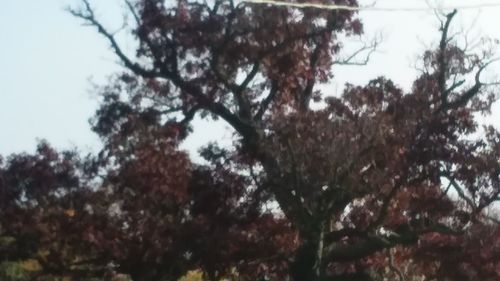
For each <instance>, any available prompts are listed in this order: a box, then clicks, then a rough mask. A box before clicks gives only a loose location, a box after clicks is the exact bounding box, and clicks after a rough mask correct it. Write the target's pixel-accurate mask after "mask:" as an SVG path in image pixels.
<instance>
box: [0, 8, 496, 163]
mask: <svg viewBox="0 0 500 281" xmlns="http://www.w3.org/2000/svg"><path fill="white" fill-rule="evenodd" d="M91 2H92V3H94V4H95V7H96V8H97V16H98V17H99V18H100V19H102V21H103V23H104V24H105V25H106V26H109V27H110V29H111V30H114V29H117V28H118V27H119V26H120V24H121V21H122V16H121V11H123V10H122V8H123V3H122V2H121V1H119V0H93V1H91ZM429 2H431V1H429ZM360 3H362V4H369V3H373V1H365V0H361V1H360ZM432 3H435V2H432ZM439 3H441V4H443V5H461V4H468V5H469V4H481V3H499V4H500V0H489V1H482V0H450V1H440V2H439ZM77 4H78V0H44V1H40V0H23V1H19V0H3V1H2V7H1V9H0V38H1V43H0V155H7V154H10V153H19V152H22V151H28V152H30V151H33V150H34V148H35V146H36V143H37V140H39V139H46V140H47V141H49V142H50V143H51V144H52V145H54V146H55V147H57V148H61V149H66V148H73V147H78V149H80V150H81V151H83V152H90V151H96V150H98V148H99V139H98V138H97V137H96V136H95V135H94V134H93V133H92V132H91V130H90V126H89V122H88V120H89V118H91V117H92V115H93V113H94V111H95V110H96V108H97V105H98V103H97V98H96V96H95V93H93V92H92V90H91V89H92V83H97V84H99V83H104V82H105V81H106V79H107V77H108V76H109V75H111V74H113V73H114V72H116V71H119V70H120V69H121V66H120V65H119V63H118V61H117V59H116V58H115V56H114V55H113V53H112V52H111V51H110V49H109V46H108V44H107V42H106V41H105V40H104V39H103V38H102V37H101V36H99V35H98V34H97V32H96V31H95V30H94V29H92V28H90V27H88V26H82V24H81V21H79V20H78V19H76V18H74V17H72V16H70V15H69V14H68V13H67V12H66V11H65V10H64V8H65V7H67V6H68V5H77ZM375 5H376V6H379V7H402V8H408V7H426V6H427V4H426V2H425V0H403V1H402V0H378V1H376V4H375ZM498 14H500V7H495V8H491V7H490V8H485V9H481V10H463V11H460V12H459V15H458V19H457V21H455V26H454V28H455V30H461V29H463V30H470V32H469V33H470V34H471V36H472V37H475V38H478V37H480V36H488V37H491V38H497V39H500V29H498V24H499V20H498ZM360 18H361V19H362V20H363V22H364V26H365V34H366V36H368V37H371V36H374V35H376V34H382V37H383V40H382V43H381V45H380V46H379V48H378V51H377V52H376V53H375V54H374V55H373V56H372V57H371V60H370V62H369V64H368V65H367V66H362V67H352V66H341V67H336V68H335V69H334V72H335V75H336V76H335V79H334V81H333V83H332V84H331V85H328V86H327V87H326V89H327V91H330V92H331V93H333V94H335V93H337V94H338V93H339V92H340V91H341V89H342V85H343V84H344V83H345V82H347V81H349V82H350V83H354V84H363V83H366V82H367V81H369V80H370V79H372V78H375V77H378V76H380V75H385V76H387V77H389V78H391V79H392V80H394V81H395V82H396V83H397V84H398V85H400V86H401V87H403V88H405V89H408V88H409V86H410V85H411V82H412V81H413V79H414V78H415V76H416V75H417V71H416V70H415V68H414V66H413V65H414V63H415V61H416V57H417V55H418V54H420V53H422V51H423V50H425V49H426V46H427V47H428V46H431V45H432V43H435V42H437V39H438V36H439V33H438V21H437V19H436V16H435V14H434V13H433V12H430V11H428V12H374V11H365V12H360ZM353 44H354V43H353ZM349 45H350V44H348V46H349ZM124 47H125V49H126V50H129V51H132V50H133V46H132V45H131V44H127V43H126V42H125V46H124ZM346 51H347V50H346ZM499 56H500V50H499ZM487 74H488V75H489V76H490V77H494V76H495V75H496V74H500V64H498V65H493V66H492V67H491V68H490V69H489V72H488V73H487ZM499 77H500V76H499ZM488 121H489V122H492V123H496V124H500V102H499V104H497V106H495V107H494V108H493V117H492V118H490V119H489V120H488ZM226 127H227V126H226V125H225V124H223V123H218V124H215V125H211V126H208V124H206V123H203V122H202V121H197V125H196V127H195V129H196V134H194V135H193V136H191V137H190V138H189V139H188V140H187V141H186V143H185V144H184V147H185V148H187V149H190V150H194V149H196V148H197V147H199V145H200V144H201V143H205V142H206V141H207V140H224V141H229V139H230V137H231V133H230V132H228V131H227V130H225V129H224V128H226Z"/></svg>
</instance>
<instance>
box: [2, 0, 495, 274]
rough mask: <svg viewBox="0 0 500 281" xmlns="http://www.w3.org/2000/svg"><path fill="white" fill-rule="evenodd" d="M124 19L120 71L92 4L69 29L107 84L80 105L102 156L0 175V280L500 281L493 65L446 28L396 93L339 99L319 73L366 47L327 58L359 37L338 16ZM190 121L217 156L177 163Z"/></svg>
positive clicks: (145, 13) (210, 7)
mask: <svg viewBox="0 0 500 281" xmlns="http://www.w3.org/2000/svg"><path fill="white" fill-rule="evenodd" d="M297 2H301V1H297ZM316 2H321V3H335V4H343V5H349V6H356V5H358V4H357V2H356V0H335V1H333V0H318V1H316ZM125 3H126V6H125V7H126V11H127V13H128V14H129V15H130V18H131V19H132V23H129V24H128V25H125V26H126V27H127V28H129V29H128V31H129V34H130V35H132V38H133V39H134V40H135V42H136V43H137V44H136V46H137V49H136V50H135V52H134V53H132V54H128V53H127V52H126V51H125V50H124V49H123V48H122V47H121V46H120V44H119V41H120V40H118V39H117V35H116V34H115V33H113V32H111V31H110V30H109V29H108V28H107V27H106V26H104V25H103V24H102V23H101V19H100V18H98V16H97V15H98V13H96V12H95V10H94V8H93V6H92V5H91V3H90V2H89V1H87V0H82V1H81V6H80V7H75V8H72V9H69V12H70V13H72V14H73V15H74V16H75V17H76V18H78V19H80V20H82V21H83V22H84V23H85V24H86V25H89V26H92V27H95V28H96V31H97V32H98V33H99V34H101V35H102V37H103V39H104V40H107V42H108V43H109V44H110V47H111V49H112V51H113V52H115V53H116V55H117V58H118V59H119V61H120V62H121V63H122V65H123V72H122V73H117V74H115V75H113V76H112V77H111V78H110V79H109V83H108V84H106V85H102V86H101V87H99V88H98V89H96V91H98V92H99V94H100V97H101V103H100V106H99V108H98V110H97V111H96V114H95V116H94V117H93V118H92V120H91V124H92V128H93V130H94V132H95V133H96V134H98V135H99V136H100V138H101V140H102V143H103V149H102V151H100V153H99V154H98V155H87V156H83V155H81V154H80V153H78V152H77V151H57V150H56V149H54V148H53V147H51V146H50V145H49V144H47V143H45V142H41V143H40V144H39V146H38V149H37V151H36V153H34V154H15V155H10V156H7V157H5V158H3V160H2V159H1V158H0V204H1V208H0V261H2V262H3V263H2V265H1V266H2V268H4V269H5V268H7V269H9V268H10V269H11V270H10V271H9V270H3V271H2V273H1V274H3V275H5V276H4V277H2V276H1V275H0V278H2V279H4V278H5V279H9V278H10V279H12V280H19V279H21V278H31V280H121V279H120V278H122V279H123V278H130V279H131V280H134V281H157V280H165V281H170V280H179V279H180V278H182V277H183V276H184V278H188V277H186V276H187V275H190V276H194V275H196V274H194V275H193V272H198V273H199V276H198V275H196V276H198V277H200V278H202V279H203V280H209V281H215V280H222V279H223V278H227V279H229V280H291V281H303V280H310V281H326V280H334V281H337V280H338V281H340V280H400V281H403V280H406V281H408V280H498V279H499V278H500V225H499V220H498V218H496V217H495V214H494V211H495V202H498V201H499V200H500V133H499V132H498V131H497V130H496V129H495V128H494V127H493V126H482V125H481V124H480V123H479V121H478V117H479V116H480V115H488V114H490V109H491V105H492V104H493V103H494V102H495V97H496V95H495V94H496V92H495V91H496V87H495V82H494V81H493V82H492V81H485V79H484V78H483V77H482V75H481V74H482V72H484V70H485V69H486V67H487V66H488V65H489V64H490V63H491V62H492V61H493V56H494V53H493V49H492V48H490V47H491V46H490V44H488V42H489V41H483V42H482V43H483V44H482V46H481V47H483V48H482V49H478V48H476V49H475V50H471V49H470V48H469V47H468V46H462V45H461V44H460V40H458V39H457V37H456V35H454V34H455V33H453V32H450V30H451V28H452V27H451V25H452V23H453V18H454V16H455V14H456V12H453V13H450V14H446V15H443V16H442V18H441V20H442V22H441V29H440V30H439V32H440V34H441V39H440V41H439V42H437V43H438V44H437V46H436V48H435V49H431V50H427V51H426V52H424V54H423V55H422V57H421V62H419V63H418V65H419V66H420V68H421V72H420V75H419V76H418V77H416V78H415V81H414V83H413V85H412V86H411V88H410V90H408V91H405V90H403V89H402V88H401V87H399V86H398V85H395V84H394V83H393V82H392V81H391V80H390V79H389V78H385V77H378V78H377V77H376V78H374V79H373V80H372V81H370V82H369V83H368V84H367V85H351V84H347V85H346V86H345V89H344V91H343V93H342V94H341V95H340V96H335V95H332V94H331V93H329V92H328V90H325V89H328V87H320V86H321V85H322V84H326V85H328V83H329V82H331V81H332V80H334V79H335V77H334V76H333V73H332V70H333V69H335V68H336V67H339V65H341V64H359V62H360V61H361V62H363V61H364V60H365V59H366V58H365V57H360V56H363V55H364V54H366V53H367V52H368V54H369V53H370V51H371V48H372V47H375V45H370V44H369V45H367V46H363V47H362V48H361V49H359V50H354V51H352V52H350V51H351V50H343V51H344V53H345V52H347V53H349V52H350V53H352V56H347V57H346V56H342V55H340V51H341V50H342V48H343V45H344V44H343V41H342V40H345V38H349V37H353V36H360V35H361V34H362V33H363V25H362V23H361V19H359V18H358V16H357V15H356V13H355V12H353V11H345V10H334V11H332V10H322V9H315V8H302V9H299V8H291V7H276V6H270V5H255V4H250V3H242V2H239V1H231V0H214V1H196V0H178V1H162V0H137V1H131V0H130V1H125ZM100 16H101V15H100ZM380 67H384V66H382V65H381V66H380ZM195 117H200V118H204V119H207V120H214V122H215V120H217V119H220V120H222V121H224V122H226V123H227V124H229V125H230V127H231V128H232V129H233V130H234V131H233V143H232V145H230V146H222V145H220V144H218V143H206V145H205V146H204V147H203V148H202V149H201V150H200V151H199V155H200V156H201V157H202V158H203V161H194V160H192V156H190V155H189V153H188V152H187V151H183V150H182V149H180V148H179V146H180V145H181V144H182V143H183V141H184V140H185V139H186V138H187V137H189V136H190V134H191V133H192V132H193V130H196V126H192V120H193V119H194V118H195ZM214 133H222V132H214ZM497 206H498V205H497ZM13 263H18V265H19V263H20V267H21V268H22V270H24V271H27V273H26V274H24V275H23V274H14V273H13V272H12V271H13V270H12V267H13V266H14V265H13ZM19 275H22V276H19ZM16 278H17V279H16ZM57 278H66V279H57ZM184 280H186V279H184Z"/></svg>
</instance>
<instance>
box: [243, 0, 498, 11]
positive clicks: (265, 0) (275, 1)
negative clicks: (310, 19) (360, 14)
mask: <svg viewBox="0 0 500 281" xmlns="http://www.w3.org/2000/svg"><path fill="white" fill-rule="evenodd" d="M241 2H244V3H249V4H261V5H262V4H267V5H273V6H284V7H294V8H316V9H326V10H348V11H373V12H418V11H433V10H471V9H482V8H488V7H490V8H491V7H500V2H491V3H478V4H469V5H449V6H445V5H443V6H441V5H439V6H426V7H377V6H376V5H373V6H357V7H354V6H346V5H335V4H320V3H313V2H301V3H298V2H287V1H279V0H242V1H241Z"/></svg>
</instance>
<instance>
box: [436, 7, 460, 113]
mask: <svg viewBox="0 0 500 281" xmlns="http://www.w3.org/2000/svg"><path fill="white" fill-rule="evenodd" d="M456 14H457V10H454V11H453V12H451V13H450V14H448V15H446V22H445V23H444V25H443V26H442V31H441V41H440V42H439V54H438V68H439V69H438V85H439V90H440V92H441V102H442V104H445V103H446V102H447V98H448V97H447V94H446V93H447V91H446V80H448V77H447V75H446V73H447V71H448V60H447V58H446V48H447V47H448V42H449V39H448V32H449V29H450V24H451V21H452V20H453V17H455V15H456Z"/></svg>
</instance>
